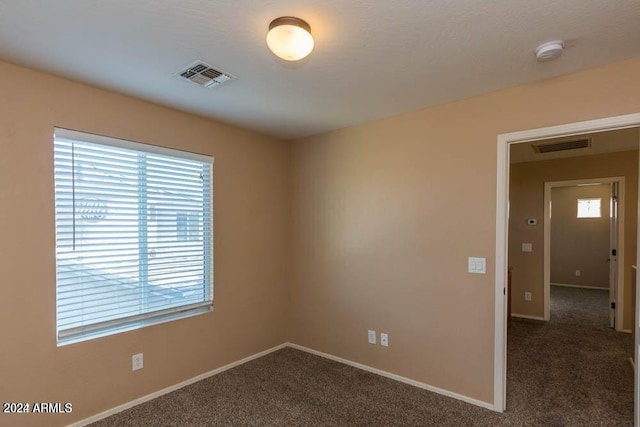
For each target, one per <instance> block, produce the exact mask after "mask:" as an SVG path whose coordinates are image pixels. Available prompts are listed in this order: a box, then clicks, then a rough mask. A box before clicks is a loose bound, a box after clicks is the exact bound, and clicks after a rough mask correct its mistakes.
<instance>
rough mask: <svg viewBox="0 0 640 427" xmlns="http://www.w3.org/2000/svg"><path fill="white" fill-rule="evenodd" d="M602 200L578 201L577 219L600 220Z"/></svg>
mask: <svg viewBox="0 0 640 427" xmlns="http://www.w3.org/2000/svg"><path fill="white" fill-rule="evenodd" d="M601 204H602V199H599V198H598V199H578V218H600V217H601V216H602V209H601Z"/></svg>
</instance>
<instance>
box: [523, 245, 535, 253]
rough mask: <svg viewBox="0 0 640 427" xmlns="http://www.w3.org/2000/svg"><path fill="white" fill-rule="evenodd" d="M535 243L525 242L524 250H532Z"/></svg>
mask: <svg viewBox="0 0 640 427" xmlns="http://www.w3.org/2000/svg"><path fill="white" fill-rule="evenodd" d="M532 251H533V245H532V244H531V243H523V244H522V252H532Z"/></svg>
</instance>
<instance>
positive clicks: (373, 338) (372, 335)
mask: <svg viewBox="0 0 640 427" xmlns="http://www.w3.org/2000/svg"><path fill="white" fill-rule="evenodd" d="M375 343H376V331H372V330H371V329H369V344H375Z"/></svg>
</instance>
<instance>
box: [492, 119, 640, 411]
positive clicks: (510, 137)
mask: <svg viewBox="0 0 640 427" xmlns="http://www.w3.org/2000/svg"><path fill="white" fill-rule="evenodd" d="M638 126H640V113H635V114H627V115H623V116H616V117H607V118H604V119H597V120H589V121H584V122H577V123H570V124H564V125H558V126H549V127H545V128H537V129H529V130H524V131H519V132H512V133H505V134H500V135H498V137H497V143H498V147H497V155H498V161H497V175H496V270H495V271H496V282H495V292H494V294H495V322H494V324H495V331H494V361H493V395H494V402H493V403H494V406H495V410H496V411H500V412H502V411H504V409H505V406H506V396H507V381H506V378H507V340H506V334H507V333H506V324H507V316H506V310H505V305H506V302H507V300H506V298H505V290H504V289H505V287H506V284H507V273H506V266H507V254H508V252H507V248H508V238H509V230H508V221H507V220H508V216H507V213H508V198H507V196H508V194H509V145H510V144H516V143H522V142H529V141H536V140H543V139H550V138H555V137H559V136H570V135H580V134H584V133H590V132H601V131H608V130H614V129H624V128H631V127H638ZM639 204H640V198H639ZM638 234H639V236H640V227H639V228H638ZM638 242H639V243H640V239H638ZM637 254H638V261H640V251H637ZM501 272H502V273H501ZM637 295H638V296H639V298H640V292H639V293H638V294H637ZM636 338H638V337H636ZM636 392H637V390H636ZM638 401H640V399H638V398H636V404H637V402H638ZM636 413H637V414H636V416H638V413H640V410H636Z"/></svg>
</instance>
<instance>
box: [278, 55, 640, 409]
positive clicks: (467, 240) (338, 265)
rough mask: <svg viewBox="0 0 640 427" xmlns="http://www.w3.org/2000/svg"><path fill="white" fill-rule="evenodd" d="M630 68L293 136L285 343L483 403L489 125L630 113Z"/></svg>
mask: <svg viewBox="0 0 640 427" xmlns="http://www.w3.org/2000/svg"><path fill="white" fill-rule="evenodd" d="M536 66H538V65H536ZM539 66H544V64H540V65H539ZM638 75H640V58H637V59H634V60H630V61H626V62H620V63H616V64H612V65H608V66H605V67H601V68H597V69H592V70H589V71H585V72H581V73H577V74H572V75H567V76H564V77H560V78H556V79H551V80H545V81H541V82H537V83H533V84H528V85H524V86H519V87H516V88H512V89H508V90H503V91H498V92H494V93H491V94H488V95H484V96H479V97H476V98H471V99H468V100H464V101H460V102H455V103H451V104H447V105H443V106H439V107H436V108H430V109H425V110H420V111H415V112H411V113H407V114H403V115H400V116H397V117H392V118H388V119H385V120H379V121H375V122H371V123H368V124H364V125H361V126H355V127H350V128H347V129H343V130H339V131H335V132H331V133H328V134H325V135H321V136H317V137H312V138H307V139H304V140H300V141H297V142H296V143H295V144H294V148H293V182H292V185H293V227H294V228H293V234H292V238H293V241H292V245H293V246H292V247H293V252H292V262H291V266H292V288H291V302H292V304H291V307H292V312H291V322H290V323H289V325H290V330H289V339H290V340H291V341H293V342H295V343H298V344H300V345H305V346H308V347H311V348H314V349H317V350H320V351H324V352H327V353H331V354H334V355H337V356H340V357H344V358H347V359H350V360H353V361H356V362H360V363H364V364H367V365H370V366H374V367H376V368H379V369H383V370H386V371H389V372H393V373H396V374H399V375H403V376H406V377H409V378H412V379H414V380H417V381H422V382H424V383H427V384H431V385H433V386H436V387H441V388H444V389H447V390H450V391H454V392H456V393H460V394H463V395H466V396H469V397H472V398H475V399H479V400H481V401H485V402H492V401H493V345H494V292H495V291H494V289H495V271H494V265H495V249H496V244H495V242H496V239H495V233H496V170H497V165H496V161H497V160H496V159H497V135H498V134H503V133H508V132H514V131H517V130H524V129H532V128H539V127H545V126H551V125H557V124H563V123H570V122H577V121H581V120H589V119H595V118H602V117H609V116H615V115H620V114H627V113H635V112H640V79H638ZM342 102H348V99H346V98H345V99H344V100H342ZM629 184H630V185H629V187H628V188H629V189H631V188H633V185H634V184H633V183H632V182H630V183H629ZM629 191H631V190H629ZM538 216H540V215H538ZM627 231H628V233H631V232H633V230H631V227H629V228H628V230H627ZM628 254H631V253H630V252H628ZM470 256H476V257H486V259H487V274H486V275H476V274H469V273H467V257H470ZM528 270H531V269H530V268H528ZM521 271H522V274H526V272H525V271H524V269H522V270H521ZM540 283H541V282H540ZM517 310H519V311H521V312H522V311H524V309H523V308H522V307H517ZM528 313H529V314H538V313H539V311H536V310H533V309H531V310H528ZM367 329H374V330H376V331H379V332H386V333H388V334H389V342H390V345H389V347H388V348H384V347H381V346H379V345H378V346H373V345H369V344H367Z"/></svg>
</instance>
